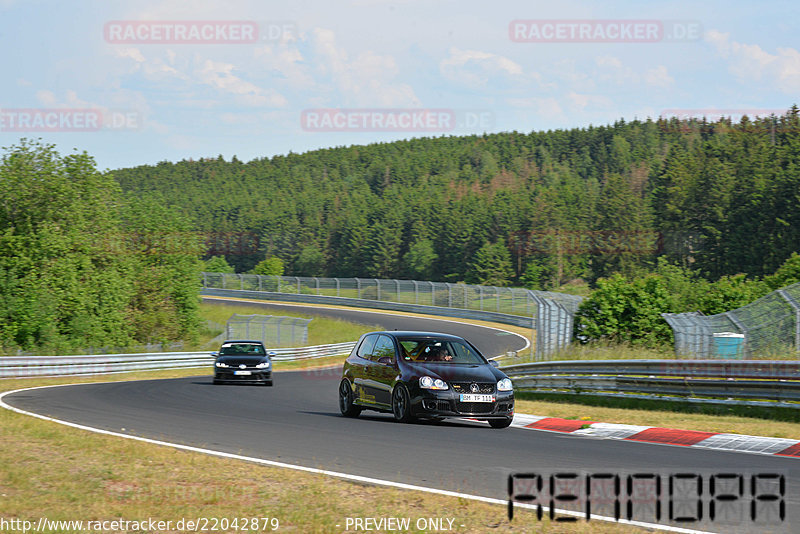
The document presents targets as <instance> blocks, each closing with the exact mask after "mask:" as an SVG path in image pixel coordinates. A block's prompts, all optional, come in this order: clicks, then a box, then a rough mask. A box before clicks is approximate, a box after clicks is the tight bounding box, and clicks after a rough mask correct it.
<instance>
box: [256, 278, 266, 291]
mask: <svg viewBox="0 0 800 534" xmlns="http://www.w3.org/2000/svg"><path fill="white" fill-rule="evenodd" d="M256 276H258V290H259V291H264V285H263V284H262V283H261V275H260V274H258V275H256Z"/></svg>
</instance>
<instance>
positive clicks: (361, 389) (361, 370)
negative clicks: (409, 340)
mask: <svg viewBox="0 0 800 534" xmlns="http://www.w3.org/2000/svg"><path fill="white" fill-rule="evenodd" d="M379 337H380V336H379V335H378V334H369V335H368V336H366V337H365V338H364V339H363V341H362V342H361V345H359V347H358V350H357V351H356V357H355V358H353V359H352V361H351V365H352V372H353V396H354V397H355V398H356V399H357V401H358V403H359V404H368V405H371V404H375V395H374V394H373V393H371V392H370V387H369V381H370V374H371V372H372V368H371V363H372V362H371V361H370V358H371V357H372V351H373V348H374V347H375V343H376V342H377V341H378V338H379Z"/></svg>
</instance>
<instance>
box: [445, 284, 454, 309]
mask: <svg viewBox="0 0 800 534" xmlns="http://www.w3.org/2000/svg"><path fill="white" fill-rule="evenodd" d="M446 284H447V307H448V308H452V307H453V284H451V283H450V282H446Z"/></svg>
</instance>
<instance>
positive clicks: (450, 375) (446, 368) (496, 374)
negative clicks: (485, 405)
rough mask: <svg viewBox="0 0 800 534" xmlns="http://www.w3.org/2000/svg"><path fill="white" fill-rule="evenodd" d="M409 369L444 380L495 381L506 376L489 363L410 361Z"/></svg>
mask: <svg viewBox="0 0 800 534" xmlns="http://www.w3.org/2000/svg"><path fill="white" fill-rule="evenodd" d="M406 365H407V366H408V369H409V371H411V373H412V374H413V375H415V376H418V377H421V376H425V375H427V376H430V377H432V378H441V379H442V380H444V381H445V382H497V381H498V380H501V379H503V378H505V377H506V375H505V374H503V372H502V371H498V370H497V369H495V368H494V367H492V366H491V365H489V364H459V363H434V362H428V363H410V362H406Z"/></svg>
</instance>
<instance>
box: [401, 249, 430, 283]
mask: <svg viewBox="0 0 800 534" xmlns="http://www.w3.org/2000/svg"><path fill="white" fill-rule="evenodd" d="M437 259H438V256H437V255H436V251H435V249H434V247H433V241H431V240H430V239H418V240H416V241H414V242H413V243H412V244H411V246H410V247H409V249H408V252H406V254H405V255H404V256H403V265H404V268H405V272H406V273H407V274H408V276H409V277H411V278H413V279H416V280H431V279H432V278H433V273H434V268H435V267H436V260H437Z"/></svg>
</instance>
